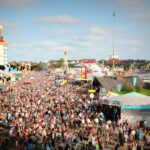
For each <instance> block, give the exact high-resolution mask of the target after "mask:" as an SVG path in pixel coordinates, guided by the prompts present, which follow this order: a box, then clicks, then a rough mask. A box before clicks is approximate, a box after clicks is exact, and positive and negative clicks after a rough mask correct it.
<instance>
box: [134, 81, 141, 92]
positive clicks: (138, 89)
mask: <svg viewBox="0 0 150 150" xmlns="http://www.w3.org/2000/svg"><path fill="white" fill-rule="evenodd" d="M142 88H143V85H142V84H141V83H137V84H136V86H135V89H136V91H137V92H139V91H141V90H142Z"/></svg>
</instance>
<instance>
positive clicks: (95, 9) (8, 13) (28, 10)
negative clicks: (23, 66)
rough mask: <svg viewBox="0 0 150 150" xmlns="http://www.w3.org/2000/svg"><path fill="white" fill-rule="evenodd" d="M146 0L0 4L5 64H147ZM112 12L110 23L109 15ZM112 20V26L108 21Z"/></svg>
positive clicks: (149, 19)
mask: <svg viewBox="0 0 150 150" xmlns="http://www.w3.org/2000/svg"><path fill="white" fill-rule="evenodd" d="M149 6H150V1H149V0H105V1H104V0H43V1H41V0H11V1H10V0H0V25H2V26H3V33H2V34H3V36H4V38H5V39H6V40H7V42H8V60H9V61H13V60H16V61H21V60H31V61H47V60H50V59H53V60H55V59H60V58H62V57H63V52H64V51H67V53H68V59H82V58H95V59H97V60H100V59H108V58H109V56H110V54H111V53H112V49H113V48H112V40H113V21H115V23H114V24H115V53H116V55H118V56H119V58H120V59H147V60H150V42H149V39H150V29H149V26H150V10H149ZM113 11H115V14H116V16H115V18H113V16H112V14H113ZM113 19H114V20H113Z"/></svg>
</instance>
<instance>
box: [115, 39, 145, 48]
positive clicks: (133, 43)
mask: <svg viewBox="0 0 150 150" xmlns="http://www.w3.org/2000/svg"><path fill="white" fill-rule="evenodd" d="M116 42H117V44H119V45H122V46H123V45H124V46H136V47H137V46H140V47H141V46H143V41H141V40H139V39H118V40H117V41H116Z"/></svg>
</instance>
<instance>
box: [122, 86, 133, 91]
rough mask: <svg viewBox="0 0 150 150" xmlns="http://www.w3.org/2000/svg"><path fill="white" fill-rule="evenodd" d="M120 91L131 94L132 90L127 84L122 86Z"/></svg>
mask: <svg viewBox="0 0 150 150" xmlns="http://www.w3.org/2000/svg"><path fill="white" fill-rule="evenodd" d="M122 91H123V92H132V91H133V88H132V87H130V86H129V85H128V84H124V85H123V87H122Z"/></svg>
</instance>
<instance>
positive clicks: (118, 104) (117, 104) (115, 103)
mask: <svg viewBox="0 0 150 150" xmlns="http://www.w3.org/2000/svg"><path fill="white" fill-rule="evenodd" d="M112 105H116V106H120V102H119V101H113V102H112Z"/></svg>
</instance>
